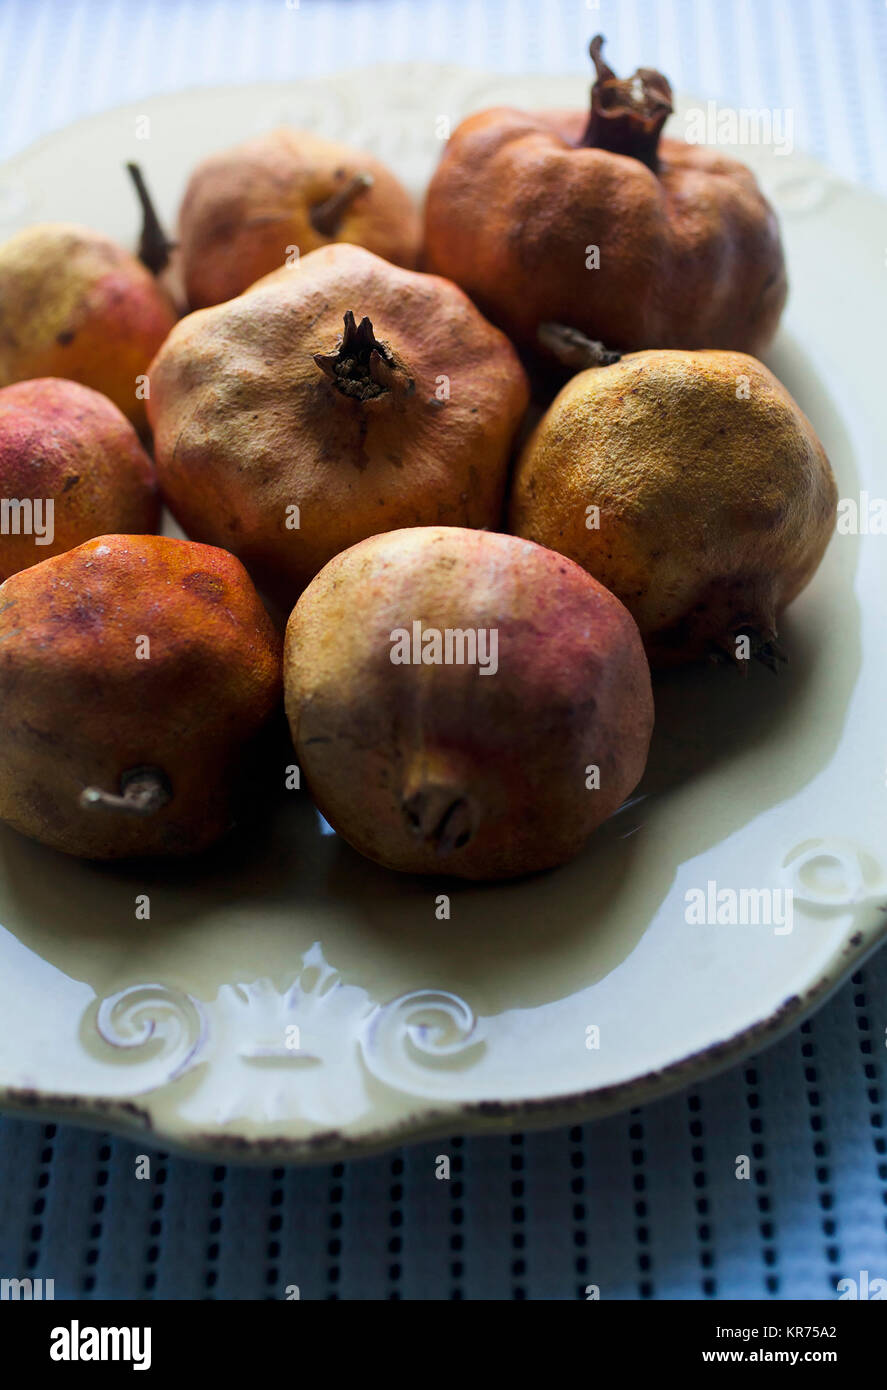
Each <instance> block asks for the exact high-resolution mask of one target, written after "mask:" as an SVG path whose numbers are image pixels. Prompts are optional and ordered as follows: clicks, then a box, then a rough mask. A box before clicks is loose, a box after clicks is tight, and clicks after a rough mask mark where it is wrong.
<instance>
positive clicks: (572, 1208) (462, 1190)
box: [0, 0, 887, 1299]
mask: <svg viewBox="0 0 887 1390" xmlns="http://www.w3.org/2000/svg"><path fill="white" fill-rule="evenodd" d="M598 29H600V30H601V31H603V32H604V33H605V34H606V35H607V40H608V48H607V52H608V57H609V60H610V62H611V63H612V64H613V66H614V67H615V68H616V69H617V70H618V71H622V70H623V69H624V70H626V71H628V70H632V69H633V68H634V67H635V66H637V65H638V64H639V63H641V64H644V65H647V66H650V65H655V66H657V67H660V68H661V69H662V70H664V71H665V72H667V73H668V74H669V76H670V77H671V79H672V81H673V84H674V86H675V87H676V88H678V89H681V90H684V91H688V92H692V93H694V94H698V95H699V96H701V97H704V98H715V97H716V98H717V99H718V101H719V102H720V103H721V104H725V105H734V106H739V107H746V108H767V109H770V110H774V109H778V110H780V111H791V112H792V115H793V120H794V142H795V145H796V147H797V148H799V149H804V150H807V151H809V152H810V153H812V154H814V155H816V156H817V157H818V158H820V159H822V160H823V161H825V162H826V163H827V164H829V165H831V166H832V167H833V168H834V169H836V170H837V171H838V172H840V173H842V174H843V175H844V176H846V177H849V178H852V179H856V180H858V181H860V182H864V183H867V184H869V185H870V186H873V187H875V188H879V189H882V190H884V191H887V142H885V140H884V138H883V132H884V129H885V118H887V80H885V77H884V74H885V72H887V6H885V4H884V3H882V0H635V2H634V3H632V0H618V3H617V0H529V3H525V0H409V2H408V0H298V2H297V0H79V2H78V0H0V91H2V92H3V94H4V96H3V115H4V119H3V122H2V123H0V158H5V157H8V156H9V155H11V154H14V153H16V152H18V151H19V150H21V149H22V148H24V147H25V145H27V144H29V143H30V142H31V141H33V140H34V139H36V138H38V137H39V136H41V135H43V134H44V133H46V132H48V131H50V130H52V129H55V128H58V127H59V126H62V125H64V124H66V123H68V122H69V121H71V120H75V119H77V118H78V117H80V116H83V115H87V114H89V113H91V112H94V111H98V110H101V109H103V108H106V107H109V106H114V105H117V104H119V103H123V102H131V101H136V100H138V99H139V97H141V96H148V95H153V94H156V93H158V92H162V91H173V90H176V89H177V88H181V87H183V86H193V85H198V84H207V83H212V84H214V83H224V82H251V81H256V80H262V79H286V78H292V77H298V76H299V75H300V74H316V73H320V72H328V71H334V70H336V69H337V68H341V67H348V66H355V65H359V64H365V63H370V62H373V61H375V60H378V59H385V60H388V61H391V60H410V59H421V60H434V61H441V62H447V61H450V62H462V63H470V64H471V65H473V66H476V67H483V68H495V69H501V70H503V71H515V72H519V71H526V70H536V71H545V72H558V71H569V70H577V69H580V68H581V67H582V66H583V64H584V45H585V44H586V43H587V40H588V37H589V35H590V33H592V32H594V31H596V30H598ZM885 1001H887V951H881V952H880V953H879V954H878V955H876V956H875V957H874V958H872V959H871V960H870V961H869V962H868V963H867V964H866V965H865V967H864V968H863V969H861V970H860V971H858V972H857V973H856V974H855V975H854V976H853V978H852V980H851V981H850V982H848V983H847V984H846V985H845V986H844V988H842V989H841V990H840V991H839V992H838V994H837V995H836V996H835V997H834V998H833V999H832V1000H831V1001H830V1002H829V1003H828V1004H827V1005H826V1006H825V1007H824V1008H823V1009H822V1010H821V1011H820V1012H819V1013H817V1014H816V1016H815V1017H814V1018H812V1019H810V1020H809V1021H808V1022H806V1023H804V1024H803V1025H802V1026H801V1027H800V1028H799V1029H798V1030H797V1031H796V1032H794V1033H793V1034H792V1035H790V1036H789V1037H787V1038H786V1039H784V1040H783V1041H782V1042H780V1043H779V1044H777V1045H776V1046H775V1047H772V1048H770V1049H769V1050H768V1051H767V1052H765V1053H763V1054H762V1055H761V1056H759V1057H757V1058H754V1059H752V1060H751V1061H749V1062H747V1063H745V1064H744V1065H742V1066H740V1067H736V1068H733V1069H732V1070H730V1071H728V1072H727V1073H725V1074H724V1075H723V1076H721V1077H719V1078H715V1079H713V1080H711V1081H709V1082H707V1083H705V1084H703V1085H701V1086H698V1087H695V1088H693V1089H692V1090H689V1091H684V1092H682V1093H681V1094H679V1095H677V1096H674V1097H672V1098H670V1099H667V1100H663V1101H659V1102H657V1103H655V1104H651V1105H648V1106H644V1107H642V1108H640V1109H637V1110H634V1111H632V1112H631V1113H629V1114H626V1115H622V1116H617V1117H615V1118H613V1119H609V1120H606V1121H597V1122H595V1123H593V1124H587V1125H583V1126H576V1127H573V1128H569V1129H560V1130H554V1131H551V1132H549V1133H543V1134H527V1135H519V1134H517V1135H512V1136H508V1137H502V1138H487V1139H479V1138H464V1139H461V1138H459V1137H453V1138H452V1139H450V1140H448V1141H446V1142H443V1143H442V1142H440V1141H438V1142H436V1143H434V1144H424V1145H417V1146H414V1147H411V1148H409V1149H405V1150H397V1151H393V1152H392V1153H390V1154H387V1155H385V1156H383V1157H381V1158H376V1159H367V1160H363V1161H361V1162H357V1163H352V1164H334V1165H326V1166H322V1167H316V1168H310V1169H284V1168H274V1169H252V1168H234V1167H221V1166H219V1167H215V1166H213V1165H212V1164H205V1163H198V1162H195V1161H192V1160H187V1159H182V1158H178V1157H170V1156H168V1155H166V1154H160V1153H156V1152H153V1151H150V1150H147V1149H146V1148H145V1147H144V1146H143V1145H136V1144H133V1143H130V1142H126V1141H122V1140H117V1139H110V1138H108V1137H106V1136H104V1135H101V1134H96V1133H92V1132H86V1131H80V1130H77V1129H74V1128H72V1127H70V1126H62V1125H52V1124H49V1125H47V1124H40V1123H36V1122H33V1121H26V1120H19V1119H12V1118H6V1119H0V1274H2V1275H3V1277H4V1278H6V1277H16V1276H24V1275H31V1276H32V1277H43V1278H52V1279H54V1280H55V1291H56V1296H57V1297H69V1298H78V1297H89V1296H93V1297H110V1298H146V1297H167V1298H170V1297H172V1298H207V1297H215V1298H268V1297H270V1298H277V1297H285V1296H286V1290H287V1288H288V1287H291V1286H292V1285H297V1286H298V1288H299V1290H300V1294H301V1297H303V1298H329V1297H339V1298H357V1299H377V1298H413V1299H416V1298H418V1299H438V1298H440V1299H450V1298H466V1299H518V1298H531V1299H538V1298H545V1299H548V1298H552V1299H573V1298H585V1297H586V1296H587V1292H588V1290H589V1289H590V1287H591V1286H595V1287H596V1288H597V1289H599V1291H600V1296H601V1297H603V1298H607V1297H611V1298H612V1297H618V1298H637V1299H640V1298H691V1299H696V1298H714V1299H721V1298H746V1299H750V1298H759V1297H764V1298H772V1299H781V1298H809V1299H827V1298H833V1297H835V1290H836V1288H837V1285H838V1281H839V1280H841V1279H846V1278H849V1279H852V1280H855V1281H856V1282H857V1284H859V1282H860V1281H861V1280H862V1278H863V1272H864V1271H867V1272H868V1277H869V1278H872V1279H874V1278H876V1277H885V1276H887V1137H885V1132H884V1098H885V1088H887V1066H885V1028H887V1017H885V1013H887V1009H885ZM146 1154H147V1156H148V1157H149V1159H150V1172H149V1173H148V1174H144V1175H142V1176H139V1174H140V1173H143V1170H144V1163H143V1162H142V1159H143V1156H144V1155H146ZM441 1154H447V1155H448V1156H449V1157H450V1159H451V1165H450V1166H451V1176H450V1179H449V1180H448V1181H445V1180H439V1179H438V1178H437V1177H436V1176H435V1170H436V1166H437V1159H438V1156H439V1155H441ZM743 1156H745V1157H747V1159H748V1160H749V1163H748V1168H749V1174H750V1175H749V1177H748V1179H746V1180H743V1179H742V1177H738V1176H737V1172H741V1171H743V1165H742V1163H741V1160H742V1157H743Z"/></svg>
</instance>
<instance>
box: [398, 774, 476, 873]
mask: <svg viewBox="0 0 887 1390" xmlns="http://www.w3.org/2000/svg"><path fill="white" fill-rule="evenodd" d="M403 810H404V815H405V817H406V821H407V824H408V825H409V827H410V829H411V830H412V832H413V834H414V835H415V836H416V837H417V839H420V840H424V841H425V843H426V844H429V845H431V846H432V847H433V848H434V850H435V852H436V853H437V854H438V855H440V856H441V857H443V856H445V855H448V854H452V853H453V852H454V851H455V850H457V849H464V848H465V846H466V845H467V844H468V842H469V840H470V839H471V837H472V835H473V834H474V832H475V828H476V820H477V817H476V815H475V812H474V807H473V805H472V803H471V801H470V800H469V798H468V797H467V796H464V795H463V794H461V793H460V792H459V791H457V790H455V789H454V788H453V787H450V786H445V785H442V784H440V783H437V782H430V783H428V784H427V785H425V786H423V787H420V788H419V789H418V791H415V792H413V794H412V796H410V797H409V798H408V799H407V800H406V801H404V803H403Z"/></svg>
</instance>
